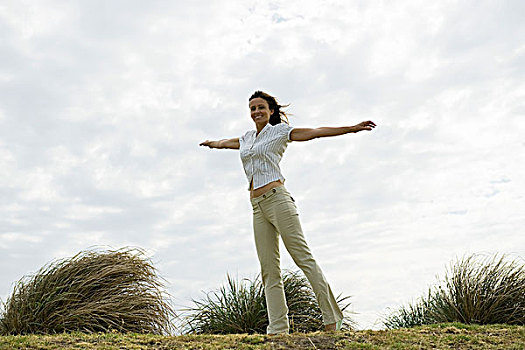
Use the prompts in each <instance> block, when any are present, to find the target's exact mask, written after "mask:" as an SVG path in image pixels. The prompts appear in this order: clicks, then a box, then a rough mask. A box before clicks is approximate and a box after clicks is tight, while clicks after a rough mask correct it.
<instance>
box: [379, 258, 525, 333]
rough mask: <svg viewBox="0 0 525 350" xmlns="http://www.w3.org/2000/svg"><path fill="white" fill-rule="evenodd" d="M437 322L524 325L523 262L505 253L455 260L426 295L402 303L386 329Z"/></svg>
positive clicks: (524, 283)
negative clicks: (510, 257)
mask: <svg viewBox="0 0 525 350" xmlns="http://www.w3.org/2000/svg"><path fill="white" fill-rule="evenodd" d="M441 322H462V323H467V324H470V323H475V324H497V323H506V324H516V325H524V324H525V265H524V264H523V260H521V259H518V258H516V259H513V260H510V259H509V258H507V257H506V256H505V255H501V256H498V255H494V256H492V257H490V256H483V255H471V256H469V257H466V258H463V259H461V260H458V261H456V263H455V264H453V265H452V266H451V267H450V268H449V269H448V270H447V272H446V275H445V278H444V279H443V281H441V284H438V285H437V286H434V287H431V288H430V289H429V292H428V296H426V297H422V298H420V299H418V300H417V301H416V302H415V303H413V304H409V305H408V306H402V307H401V308H399V309H398V310H397V311H395V312H393V313H392V314H390V315H389V316H388V317H386V318H385V320H384V321H383V323H384V325H385V326H386V327H387V328H403V327H413V326H418V325H423V324H432V323H441Z"/></svg>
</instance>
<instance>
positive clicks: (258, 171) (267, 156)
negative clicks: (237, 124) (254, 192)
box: [239, 122, 293, 190]
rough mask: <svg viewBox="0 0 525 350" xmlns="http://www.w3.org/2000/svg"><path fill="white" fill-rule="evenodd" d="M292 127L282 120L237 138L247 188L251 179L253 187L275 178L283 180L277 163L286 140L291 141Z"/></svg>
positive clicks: (260, 185) (267, 182) (279, 160)
mask: <svg viewBox="0 0 525 350" xmlns="http://www.w3.org/2000/svg"><path fill="white" fill-rule="evenodd" d="M292 129H293V127H292V126H290V125H288V124H286V123H284V122H282V123H279V124H277V125H270V123H268V124H266V126H265V127H264V128H263V129H262V130H261V132H260V133H259V135H257V136H256V131H255V130H250V131H247V132H246V133H245V134H244V135H243V136H241V137H240V138H239V144H240V147H239V153H240V155H241V160H242V165H243V167H244V172H245V173H246V177H247V178H248V190H249V189H250V183H251V182H252V180H253V189H257V188H259V187H262V186H264V185H266V184H269V183H270V182H272V181H276V180H281V181H282V182H284V176H283V175H282V174H281V168H280V167H279V163H280V162H281V158H282V157H283V153H284V150H285V149H286V147H287V146H288V142H291V141H292V140H290V133H291V132H292Z"/></svg>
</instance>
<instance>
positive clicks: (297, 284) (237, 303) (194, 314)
mask: <svg viewBox="0 0 525 350" xmlns="http://www.w3.org/2000/svg"><path fill="white" fill-rule="evenodd" d="M282 276H283V284H284V292H285V297H286V302H287V305H288V309H289V311H288V316H289V320H290V332H291V333H293V332H313V331H318V330H321V329H323V328H324V326H323V323H322V314H321V310H320V309H319V306H318V305H317V301H316V298H315V294H314V293H313V291H312V289H311V286H310V284H309V282H308V280H307V279H306V277H304V275H302V274H301V273H299V272H293V271H289V270H284V271H283V275H282ZM227 281H228V283H227V287H224V286H223V287H220V288H219V290H218V291H215V292H210V293H207V295H206V298H205V299H204V300H201V301H199V300H192V301H193V303H194V304H195V306H194V307H190V308H186V309H183V310H181V311H186V312H188V314H187V315H186V316H185V317H183V318H182V322H183V325H182V326H181V328H182V329H184V330H185V331H184V332H185V333H193V334H232V333H248V334H253V333H262V334H264V333H266V327H267V326H268V315H267V311H266V299H265V296H264V287H263V285H262V282H261V280H260V275H258V276H257V277H256V278H255V279H254V280H253V281H252V280H249V279H246V278H245V279H243V280H242V281H241V282H237V281H235V280H234V279H233V278H232V277H230V276H229V275H227ZM348 298H349V297H344V298H340V296H339V297H338V300H337V302H338V303H342V302H343V301H344V300H346V299H348ZM349 305H350V304H349V303H348V304H346V305H343V306H342V307H341V310H343V311H344V310H345V309H346V308H347V307H348V306H349ZM345 321H346V323H344V328H346V329H348V328H350V326H351V325H352V324H353V323H352V321H350V320H345Z"/></svg>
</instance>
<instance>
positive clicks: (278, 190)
mask: <svg viewBox="0 0 525 350" xmlns="http://www.w3.org/2000/svg"><path fill="white" fill-rule="evenodd" d="M278 193H288V191H287V190H286V188H285V187H284V185H282V186H278V187H274V188H272V189H271V190H269V191H267V192H265V193H264V194H261V195H260V196H258V197H254V198H250V201H251V202H252V204H257V203H259V202H260V201H263V200H265V199H267V198H270V197H271V196H273V195H275V194H278Z"/></svg>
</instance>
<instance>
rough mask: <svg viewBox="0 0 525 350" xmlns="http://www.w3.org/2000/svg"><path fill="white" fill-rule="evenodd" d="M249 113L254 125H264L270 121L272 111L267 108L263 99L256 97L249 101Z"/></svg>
mask: <svg viewBox="0 0 525 350" xmlns="http://www.w3.org/2000/svg"><path fill="white" fill-rule="evenodd" d="M250 113H251V116H252V120H253V121H254V122H255V123H256V124H266V123H268V122H269V121H270V116H271V115H272V113H273V109H270V108H269V106H268V102H266V100H265V99H264V98H262V97H256V98H254V99H252V100H250Z"/></svg>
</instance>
